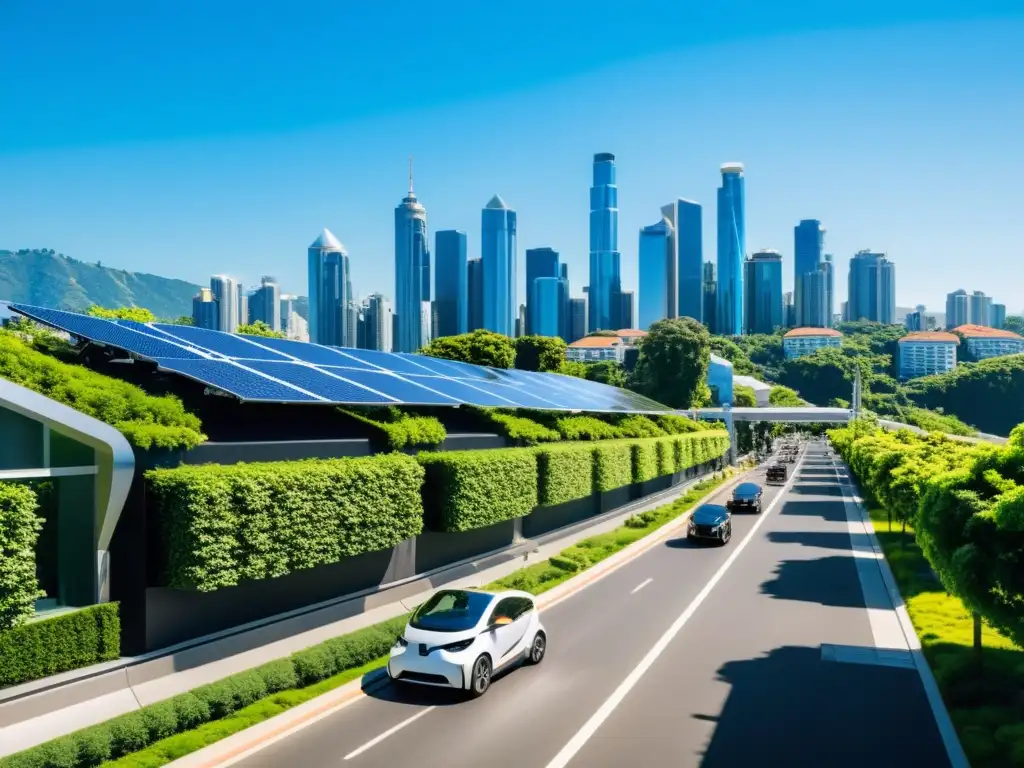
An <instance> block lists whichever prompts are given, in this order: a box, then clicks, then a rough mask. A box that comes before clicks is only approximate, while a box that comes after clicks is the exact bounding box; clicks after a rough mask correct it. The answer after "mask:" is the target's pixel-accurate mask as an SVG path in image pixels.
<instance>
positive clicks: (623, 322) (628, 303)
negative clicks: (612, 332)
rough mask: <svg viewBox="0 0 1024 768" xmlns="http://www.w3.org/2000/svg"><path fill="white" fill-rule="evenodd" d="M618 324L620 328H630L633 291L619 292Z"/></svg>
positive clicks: (631, 323) (631, 324)
mask: <svg viewBox="0 0 1024 768" xmlns="http://www.w3.org/2000/svg"><path fill="white" fill-rule="evenodd" d="M619 325H620V326H621V327H622V328H632V327H633V326H634V325H635V323H634V321H633V292H632V291H620V292H619Z"/></svg>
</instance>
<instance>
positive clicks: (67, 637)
mask: <svg viewBox="0 0 1024 768" xmlns="http://www.w3.org/2000/svg"><path fill="white" fill-rule="evenodd" d="M120 638H121V621H120V617H119V615H118V606H117V603H103V604H102V605H94V606H92V607H89V608H83V609H82V610H80V611H74V612H73V613H63V614H59V615H57V616H54V617H53V618H52V619H41V620H39V621H33V622H30V623H28V624H23V625H22V626H20V627H15V628H14V629H8V630H5V631H3V632H0V688H3V687H6V686H9V685H17V684H18V683H24V682H27V681H29V680H38V679H39V678H42V677H47V676H49V675H56V674H59V673H60V672H67V671H68V670H72V669H81V668H82V667H88V666H89V665H91V664H98V663H100V662H102V661H112V660H113V659H116V658H117V657H118V656H120V654H121V640H120Z"/></svg>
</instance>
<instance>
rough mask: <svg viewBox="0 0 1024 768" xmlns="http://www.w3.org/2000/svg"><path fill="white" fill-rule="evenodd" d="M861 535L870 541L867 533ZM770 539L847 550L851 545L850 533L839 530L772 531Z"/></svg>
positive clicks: (778, 542)
mask: <svg viewBox="0 0 1024 768" xmlns="http://www.w3.org/2000/svg"><path fill="white" fill-rule="evenodd" d="M860 537H861V538H862V539H864V542H863V543H864V544H867V543H868V541H867V535H866V534H860ZM768 541H770V542H772V543H773V544H803V545H804V546H805V547H818V548H819V549H841V550H843V551H847V552H848V551H849V550H850V546H851V538H850V534H849V533H845V532H839V531H770V532H769V533H768ZM859 543H860V542H859V541H858V544H859Z"/></svg>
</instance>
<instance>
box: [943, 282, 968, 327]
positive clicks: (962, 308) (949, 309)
mask: <svg viewBox="0 0 1024 768" xmlns="http://www.w3.org/2000/svg"><path fill="white" fill-rule="evenodd" d="M970 322H971V298H970V296H968V295H967V291H965V290H964V289H963V288H958V289H957V290H955V291H953V292H952V293H947V294H946V328H958V327H959V326H961V325H967V324H968V323H970Z"/></svg>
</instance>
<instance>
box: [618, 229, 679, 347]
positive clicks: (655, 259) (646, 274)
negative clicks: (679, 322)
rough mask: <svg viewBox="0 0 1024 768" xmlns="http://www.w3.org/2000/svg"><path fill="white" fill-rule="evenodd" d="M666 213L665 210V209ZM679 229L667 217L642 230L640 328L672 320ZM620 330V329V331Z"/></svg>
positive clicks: (643, 328) (644, 328)
mask: <svg viewBox="0 0 1024 768" xmlns="http://www.w3.org/2000/svg"><path fill="white" fill-rule="evenodd" d="M662 210H663V211H664V209H662ZM674 232H675V228H674V227H673V226H672V223H671V221H670V220H669V218H668V217H667V216H665V217H663V218H662V220H661V221H659V222H658V223H656V224H651V225H650V226H648V227H643V228H642V229H641V230H640V248H639V265H638V266H639V269H638V272H639V280H640V317H639V320H640V329H641V330H644V331H646V330H647V329H648V328H650V327H651V324H652V323H656V322H658V321H659V320H664V319H665V318H667V317H671V315H670V314H669V294H670V293H671V292H672V291H671V290H670V289H671V288H672V282H671V276H670V274H669V264H670V263H672V262H673V258H672V257H673V256H674V251H673V243H674V238H673V234H674ZM616 330H617V329H616Z"/></svg>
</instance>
